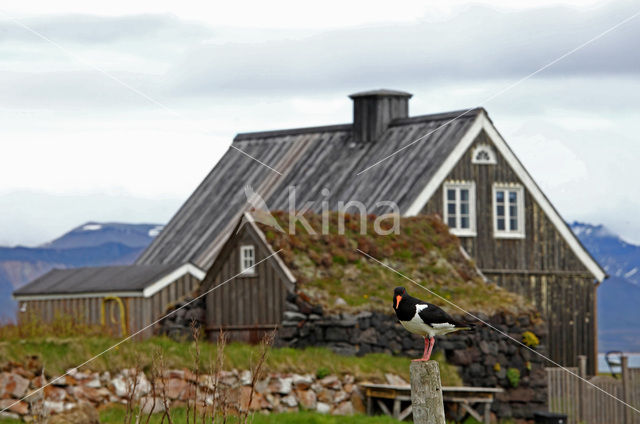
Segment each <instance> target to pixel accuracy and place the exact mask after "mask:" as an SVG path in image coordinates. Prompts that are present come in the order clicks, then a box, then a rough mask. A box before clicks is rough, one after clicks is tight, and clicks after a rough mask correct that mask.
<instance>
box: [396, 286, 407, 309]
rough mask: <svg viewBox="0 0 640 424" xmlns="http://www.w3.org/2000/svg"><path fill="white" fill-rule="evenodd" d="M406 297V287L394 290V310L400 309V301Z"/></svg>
mask: <svg viewBox="0 0 640 424" xmlns="http://www.w3.org/2000/svg"><path fill="white" fill-rule="evenodd" d="M406 295H407V291H406V290H405V288H404V287H396V288H395V289H394V290H393V309H398V307H399V306H400V301H401V300H402V298H403V297H404V296H406Z"/></svg>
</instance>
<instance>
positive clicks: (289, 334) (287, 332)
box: [278, 321, 298, 340]
mask: <svg viewBox="0 0 640 424" xmlns="http://www.w3.org/2000/svg"><path fill="white" fill-rule="evenodd" d="M285 322H289V321H284V322H283V323H282V324H283V325H282V326H281V327H280V328H279V329H278V337H279V338H281V339H283V340H289V339H292V338H294V337H295V336H296V334H298V326H297V325H296V323H294V322H293V321H291V322H292V323H293V324H294V325H291V326H285V325H284V323H285Z"/></svg>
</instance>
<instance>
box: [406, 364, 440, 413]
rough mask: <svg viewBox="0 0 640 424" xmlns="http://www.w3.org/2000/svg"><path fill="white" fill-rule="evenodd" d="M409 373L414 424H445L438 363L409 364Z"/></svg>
mask: <svg viewBox="0 0 640 424" xmlns="http://www.w3.org/2000/svg"><path fill="white" fill-rule="evenodd" d="M409 371H410V374H411V408H412V411H413V422H414V424H446V421H445V419H444V403H443V401H442V383H441V381H440V369H439V368H438V363H437V362H436V361H427V362H417V361H416V362H411V367H410V368H409Z"/></svg>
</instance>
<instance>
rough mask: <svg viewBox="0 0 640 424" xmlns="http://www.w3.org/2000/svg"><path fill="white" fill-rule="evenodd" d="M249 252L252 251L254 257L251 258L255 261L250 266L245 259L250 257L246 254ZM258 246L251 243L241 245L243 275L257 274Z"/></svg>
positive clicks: (241, 270)
mask: <svg viewBox="0 0 640 424" xmlns="http://www.w3.org/2000/svg"><path fill="white" fill-rule="evenodd" d="M248 252H251V253H252V255H253V257H252V258H251V259H252V260H253V263H252V264H251V265H249V266H247V264H246V262H245V260H246V259H248V258H247V257H246V254H247V253H248ZM255 264H256V248H255V246H253V245H251V244H247V245H244V246H240V273H241V274H242V275H256V267H255Z"/></svg>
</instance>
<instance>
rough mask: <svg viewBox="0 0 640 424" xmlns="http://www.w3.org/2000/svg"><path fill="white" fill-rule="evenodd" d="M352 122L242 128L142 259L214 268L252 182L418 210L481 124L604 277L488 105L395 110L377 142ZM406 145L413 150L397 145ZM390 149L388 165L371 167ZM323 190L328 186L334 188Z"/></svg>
mask: <svg viewBox="0 0 640 424" xmlns="http://www.w3.org/2000/svg"><path fill="white" fill-rule="evenodd" d="M393 93H396V95H397V96H407V95H408V93H404V92H393ZM375 95H381V96H383V95H387V96H388V95H390V93H389V92H387V91H385V90H378V91H374V92H364V93H357V94H355V95H354V96H375ZM352 129H353V126H352V125H351V124H343V125H332V126H325V127H311V128H298V129H287V130H277V131H264V132H255V133H241V134H238V135H237V136H236V137H235V139H234V141H233V143H232V145H231V147H230V148H229V149H228V150H227V152H226V154H225V155H224V156H223V157H222V158H221V159H220V161H219V162H218V163H217V164H216V166H215V167H214V168H213V170H212V171H211V172H210V173H209V175H207V177H206V178H205V179H204V181H203V182H202V183H201V184H200V186H198V188H197V189H196V190H195V191H194V192H193V194H192V195H191V196H190V197H189V199H187V201H186V202H185V203H184V204H183V206H182V207H181V208H180V210H179V211H178V212H177V213H176V214H175V215H174V217H173V218H172V219H171V221H169V223H168V224H167V225H166V227H165V228H164V230H163V231H162V232H161V233H160V235H159V236H158V237H156V239H155V240H154V241H153V242H152V243H151V245H150V246H149V247H148V248H147V249H146V250H145V251H144V252H143V253H142V255H141V256H140V257H139V258H138V261H137V263H138V264H164V263H176V262H178V263H180V262H187V261H189V262H192V263H194V264H196V265H198V266H200V267H202V268H208V267H209V266H210V265H211V263H212V262H213V260H214V258H215V256H216V254H217V253H218V251H219V249H220V248H221V246H222V244H223V243H224V241H225V240H226V239H227V237H228V236H229V234H230V233H231V230H232V229H233V226H234V223H235V222H237V220H238V219H239V218H240V217H241V215H242V213H243V212H244V211H246V210H248V209H249V208H250V207H251V206H250V205H249V204H248V203H247V198H246V196H245V187H246V186H251V187H252V189H253V190H254V191H255V192H257V193H258V194H259V195H260V196H261V197H262V198H263V199H265V200H266V203H267V205H268V207H269V209H271V210H278V209H280V210H289V209H290V204H289V203H290V202H289V189H288V188H289V187H296V191H295V206H292V207H294V208H295V209H296V210H302V209H304V208H305V207H308V209H309V210H311V211H315V212H319V211H320V210H321V208H322V203H323V202H327V205H328V207H329V209H331V210H336V209H337V205H338V202H345V203H346V202H349V201H359V202H362V203H363V204H364V205H365V207H366V208H367V211H368V212H369V213H373V214H380V213H386V212H389V210H388V209H385V208H384V207H381V206H378V207H376V203H377V202H379V201H391V202H394V203H395V204H396V205H398V207H399V209H400V213H401V214H402V215H404V216H413V215H416V214H418V213H419V212H420V211H421V210H422V208H423V207H424V205H425V204H426V203H427V201H428V200H429V199H430V197H431V196H432V195H433V193H434V192H435V191H436V189H437V188H438V186H439V185H440V184H442V182H443V181H444V179H445V178H446V176H447V175H448V173H449V172H450V171H451V169H453V167H454V166H455V164H456V163H457V162H458V161H459V160H460V158H461V157H462V155H463V154H464V152H465V151H466V150H467V149H468V148H469V146H470V145H471V143H472V142H473V140H474V139H475V138H476V136H477V135H478V134H479V133H480V131H485V132H486V133H487V135H488V136H489V137H490V138H491V140H492V141H493V143H494V144H495V145H496V147H497V149H498V151H499V152H500V153H501V154H502V155H503V156H504V157H505V159H506V161H507V162H508V163H509V164H510V165H511V167H512V168H513V169H514V171H515V172H516V174H517V175H518V177H519V178H520V179H521V181H522V183H523V184H524V185H525V187H526V188H527V189H528V190H529V192H530V193H531V194H532V196H533V197H534V199H535V200H536V202H538V203H539V204H540V206H541V207H542V209H543V210H544V211H545V213H546V214H547V215H548V216H549V218H550V220H551V222H552V223H553V224H554V226H555V227H556V228H557V230H558V232H559V233H560V234H561V235H562V237H563V238H564V239H565V241H566V242H567V244H568V245H569V247H570V248H571V250H572V251H573V252H574V253H575V254H576V255H577V257H578V258H580V260H581V261H582V262H583V263H584V265H585V267H586V268H587V269H588V270H589V271H590V272H591V273H592V274H593V275H594V277H595V278H596V280H598V281H599V282H601V281H603V280H604V279H605V278H606V273H605V271H604V270H603V269H602V267H600V265H599V264H598V263H597V262H596V261H595V260H594V259H593V257H592V256H591V255H590V254H589V253H588V251H587V250H586V249H585V248H584V246H582V244H581V243H580V241H579V240H578V239H577V237H576V236H575V235H574V234H573V233H572V232H571V230H570V229H569V227H568V226H567V224H566V223H565V221H564V220H563V219H562V217H561V216H560V214H559V213H558V211H557V210H556V209H555V208H554V207H553V205H552V204H551V202H549V200H548V199H547V197H546V196H545V195H544V194H543V193H542V191H541V190H540V188H539V187H538V186H537V184H536V183H535V181H534V180H533V178H531V176H530V175H529V173H528V172H527V171H526V169H525V168H524V166H523V165H522V164H521V163H520V161H519V160H518V159H517V158H516V156H515V154H514V153H513V152H512V151H511V149H510V148H509V147H508V145H507V144H506V142H505V141H504V139H503V138H502V137H501V136H500V134H499V133H498V131H497V130H496V128H495V127H494V126H493V123H492V122H491V120H490V119H489V117H488V116H487V113H486V111H485V110H484V109H482V108H477V109H471V110H466V111H465V110H462V111H455V112H448V113H439V114H432V115H423V116H415V117H409V118H400V119H395V120H393V121H391V124H390V125H389V127H388V128H387V129H386V130H385V131H384V133H383V134H382V135H381V136H380V138H379V139H378V140H377V141H376V142H375V143H356V142H355V141H354V138H353V132H352ZM418 139H419V141H417V142H416V140H418ZM407 147H409V148H407ZM403 148H407V149H406V151H404V152H402V153H400V154H396V153H398V150H399V149H403ZM390 156H391V157H390ZM252 158H253V159H252ZM387 158H388V160H385V162H384V164H380V165H379V166H373V167H371V168H369V167H370V166H371V165H373V164H376V163H378V162H379V161H382V160H384V159H387ZM254 159H257V160H258V161H260V162H262V163H263V164H266V165H267V166H264V165H261V164H260V163H258V162H257V161H256V160H254ZM269 167H271V168H272V169H274V170H276V171H277V172H274V171H273V170H272V169H269ZM365 169H366V170H367V171H366V172H362V173H360V171H363V170H365ZM323 189H327V190H328V191H329V194H328V195H327V196H325V195H324V194H323Z"/></svg>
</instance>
